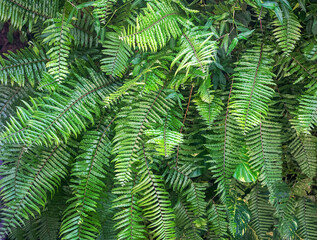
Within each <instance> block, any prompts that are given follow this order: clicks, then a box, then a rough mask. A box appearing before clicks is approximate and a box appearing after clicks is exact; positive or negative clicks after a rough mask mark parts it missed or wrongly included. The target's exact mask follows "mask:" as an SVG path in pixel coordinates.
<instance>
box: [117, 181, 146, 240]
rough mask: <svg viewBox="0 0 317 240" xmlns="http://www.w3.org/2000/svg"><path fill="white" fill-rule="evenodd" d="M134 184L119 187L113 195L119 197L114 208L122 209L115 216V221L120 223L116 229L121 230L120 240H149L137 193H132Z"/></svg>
mask: <svg viewBox="0 0 317 240" xmlns="http://www.w3.org/2000/svg"><path fill="white" fill-rule="evenodd" d="M135 181H136V179H135V180H134V183H132V182H129V183H127V184H126V186H124V187H117V188H115V189H114V191H113V193H114V194H116V195H118V197H117V198H116V199H115V200H114V201H113V205H112V206H113V208H115V209H120V211H119V212H117V213H116V214H115V216H114V220H116V221H118V222H117V224H116V225H115V228H116V229H117V230H119V233H118V235H117V239H118V240H125V239H128V240H138V239H147V236H146V232H147V231H146V229H145V226H144V225H143V219H142V216H141V214H142V212H141V208H140V206H139V203H138V202H139V199H140V197H139V196H138V194H137V193H135V192H132V189H133V187H134V186H135Z"/></svg>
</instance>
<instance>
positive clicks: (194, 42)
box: [171, 28, 216, 75]
mask: <svg viewBox="0 0 317 240" xmlns="http://www.w3.org/2000/svg"><path fill="white" fill-rule="evenodd" d="M211 37H212V34H211V33H210V32H207V31H203V30H200V29H199V28H198V29H192V30H191V31H187V32H184V33H183V34H182V37H181V38H180V43H179V44H180V46H179V48H178V49H177V50H178V54H177V55H176V57H175V58H174V60H173V62H172V63H171V68H172V67H173V66H174V65H175V64H176V63H177V62H178V61H180V62H179V65H178V68H177V70H176V71H175V75H176V74H177V73H178V72H179V71H180V70H181V69H186V75H188V74H189V72H190V70H191V69H192V67H196V68H198V69H199V70H200V71H202V72H203V73H206V71H207V66H208V64H210V63H211V62H212V58H213V52H214V51H215V48H216V46H215V42H214V41H211V40H210V38H211Z"/></svg>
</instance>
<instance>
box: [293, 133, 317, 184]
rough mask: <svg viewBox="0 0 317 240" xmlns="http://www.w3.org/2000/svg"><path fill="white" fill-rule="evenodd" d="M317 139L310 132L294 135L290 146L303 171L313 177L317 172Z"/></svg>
mask: <svg viewBox="0 0 317 240" xmlns="http://www.w3.org/2000/svg"><path fill="white" fill-rule="evenodd" d="M316 146H317V139H316V137H315V136H312V135H309V134H301V135H299V136H297V135H296V134H295V135H294V136H293V140H292V142H291V143H290V145H289V147H290V150H291V152H292V155H293V156H294V158H295V159H296V161H297V162H298V164H299V166H300V168H301V170H302V172H303V173H305V174H306V175H307V177H310V178H313V177H315V176H316V174H317V153H316Z"/></svg>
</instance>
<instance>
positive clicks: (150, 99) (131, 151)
mask: <svg viewBox="0 0 317 240" xmlns="http://www.w3.org/2000/svg"><path fill="white" fill-rule="evenodd" d="M135 95H136V93H134V95H130V96H129V98H128V97H127V98H126V99H125V101H124V102H125V104H126V105H127V106H125V107H123V108H122V109H121V112H120V113H119V114H118V116H117V120H116V122H118V123H120V124H118V125H117V126H116V128H115V131H116V135H115V137H114V140H113V142H114V147H113V153H114V154H117V155H116V157H115V159H114V161H115V163H116V178H117V180H118V181H119V182H120V183H121V184H122V185H124V184H125V183H126V182H127V181H130V180H131V170H132V165H133V164H134V163H135V162H136V161H137V160H138V159H139V158H140V156H142V153H141V152H140V150H141V149H140V147H141V145H140V144H141V143H142V141H143V140H142V138H143V134H144V131H145V130H146V129H147V126H148V124H149V123H157V124H163V123H164V120H163V119H162V117H161V116H166V115H167V113H168V111H169V110H170V108H171V107H172V101H171V100H168V99H166V94H165V93H164V92H162V91H161V90H160V91H158V92H155V93H153V92H152V93H148V94H144V95H143V96H141V97H135ZM136 99H138V101H137V100H136ZM160 115H161V116H160ZM122 123H124V124H122Z"/></svg>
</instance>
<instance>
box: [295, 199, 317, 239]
mask: <svg viewBox="0 0 317 240" xmlns="http://www.w3.org/2000/svg"><path fill="white" fill-rule="evenodd" d="M316 214H317V212H316V204H314V202H311V201H310V200H308V199H305V198H302V199H300V200H299V202H298V206H297V211H296V217H297V218H298V219H299V221H298V223H299V227H298V233H299V236H300V237H302V238H304V239H314V238H316V226H317V225H316Z"/></svg>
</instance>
